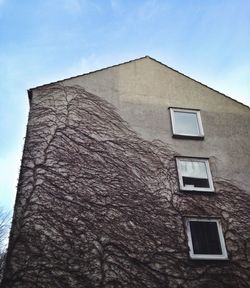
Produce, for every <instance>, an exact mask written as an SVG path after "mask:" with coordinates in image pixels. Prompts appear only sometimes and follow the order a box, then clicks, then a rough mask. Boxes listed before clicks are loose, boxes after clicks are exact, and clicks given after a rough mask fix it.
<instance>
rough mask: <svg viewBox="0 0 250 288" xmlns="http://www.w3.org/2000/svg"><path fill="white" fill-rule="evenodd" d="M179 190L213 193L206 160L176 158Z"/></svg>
mask: <svg viewBox="0 0 250 288" xmlns="http://www.w3.org/2000/svg"><path fill="white" fill-rule="evenodd" d="M176 161H177V169H178V175H179V183H180V189H181V190H187V191H209V192H211V191H214V187H213V181H212V175H211V172H210V169H209V163H208V160H207V159H200V158H199V159H196V158H180V157H178V158H176Z"/></svg>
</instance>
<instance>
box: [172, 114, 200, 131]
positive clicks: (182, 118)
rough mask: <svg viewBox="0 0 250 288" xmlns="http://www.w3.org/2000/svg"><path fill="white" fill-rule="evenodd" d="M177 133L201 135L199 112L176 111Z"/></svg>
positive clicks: (175, 125)
mask: <svg viewBox="0 0 250 288" xmlns="http://www.w3.org/2000/svg"><path fill="white" fill-rule="evenodd" d="M174 128H175V133H176V134H187V135H200V129H199V123H198V119H197V113H191V112H181V111H174Z"/></svg>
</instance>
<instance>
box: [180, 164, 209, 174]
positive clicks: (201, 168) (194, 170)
mask: <svg viewBox="0 0 250 288" xmlns="http://www.w3.org/2000/svg"><path fill="white" fill-rule="evenodd" d="M180 168H181V175H182V176H186V177H192V178H208V176H207V168H206V163H205V162H202V161H187V160H180Z"/></svg>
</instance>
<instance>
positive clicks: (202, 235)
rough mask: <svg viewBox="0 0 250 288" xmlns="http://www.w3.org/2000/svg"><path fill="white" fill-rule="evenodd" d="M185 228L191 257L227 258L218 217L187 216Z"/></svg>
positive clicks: (207, 258) (206, 258)
mask: <svg viewBox="0 0 250 288" xmlns="http://www.w3.org/2000/svg"><path fill="white" fill-rule="evenodd" d="M186 229H187V237H188V246H189V256H190V258H191V259H197V260H199V259H200V260H202V259H204V260H225V259H228V256H227V250H226V245H225V240H224V237H223V232H222V228H221V224H220V221H219V220H218V219H209V218H206V219H205V218H204V219H203V218H188V219H187V220H186Z"/></svg>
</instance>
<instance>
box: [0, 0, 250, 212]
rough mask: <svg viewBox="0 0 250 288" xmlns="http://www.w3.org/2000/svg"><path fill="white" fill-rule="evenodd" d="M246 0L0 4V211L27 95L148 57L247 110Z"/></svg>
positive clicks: (13, 172)
mask: <svg viewBox="0 0 250 288" xmlns="http://www.w3.org/2000/svg"><path fill="white" fill-rule="evenodd" d="M249 30H250V1H249V0H237V1H236V0H207V1H202V0H169V1H168V0H166V1H163V0H162V1H156V0H148V1H147V0H145V1H143V0H133V1H132V0H131V1H130V0H123V1H122V0H99V1H97V0H92V1H91V0H85V1H84V0H36V1H33V0H23V1H18V0H0V77H1V81H0V115H1V121H0V133H1V134H0V135H1V138H0V206H4V207H5V208H6V209H7V210H11V209H12V207H13V204H14V200H15V193H16V185H17V179H18V173H19V167H20V159H21V156H22V148H23V140H24V136H25V129H26V123H27V117H28V110H29V106H28V97H27V89H29V88H31V87H34V86H37V85H40V84H45V83H48V82H52V81H56V80H59V79H63V78H66V77H70V76H74V75H77V74H83V73H85V72H88V71H91V70H96V69H98V68H102V67H106V66H110V65H113V64H117V63H120V62H124V61H127V60H131V59H134V58H138V57H142V56H145V55H149V56H151V57H153V58H156V59H157V60H159V61H161V62H163V63H165V64H167V65H168V66H170V67H172V68H175V69H177V70H179V71H181V72H183V73H184V74H186V75H188V76H190V77H193V78H195V79H196V80H198V81H201V82H203V83H204V84H206V85H208V86H210V87H213V88H214V89H217V90H219V91H220V92H222V93H225V94H226V95H228V96H230V97H232V98H234V99H236V100H238V101H241V102H242V103H245V104H247V105H250V81H249V79H250V31H249Z"/></svg>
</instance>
